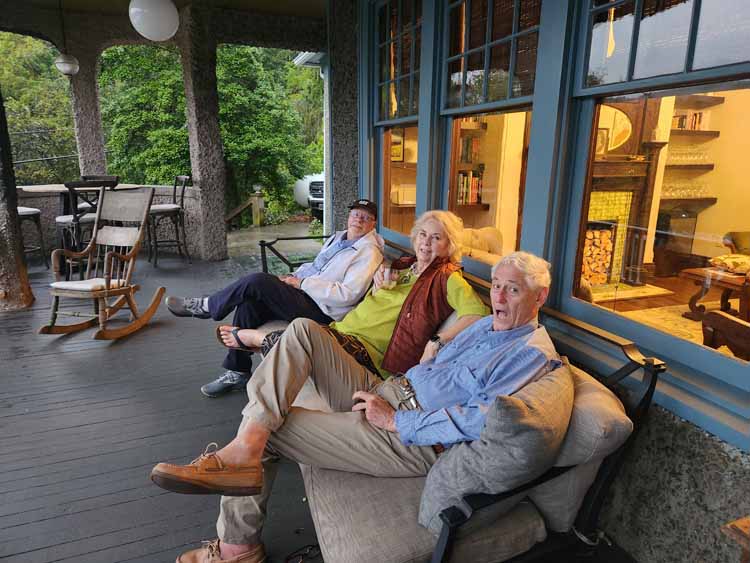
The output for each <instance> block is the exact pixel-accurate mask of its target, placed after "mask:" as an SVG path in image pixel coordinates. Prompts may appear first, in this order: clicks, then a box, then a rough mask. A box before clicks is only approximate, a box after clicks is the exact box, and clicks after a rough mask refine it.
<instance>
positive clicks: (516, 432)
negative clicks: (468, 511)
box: [419, 365, 573, 533]
mask: <svg viewBox="0 0 750 563" xmlns="http://www.w3.org/2000/svg"><path fill="white" fill-rule="evenodd" d="M572 408H573V381H572V378H571V374H570V370H569V368H568V366H565V365H563V366H561V367H560V368H558V369H556V370H554V371H552V372H550V373H548V374H547V375H545V376H544V377H541V378H540V379H538V380H537V381H534V382H533V383H530V384H529V385H526V386H525V387H523V388H522V389H521V390H519V391H518V392H516V393H515V394H514V395H512V396H506V395H500V396H498V397H497V398H496V399H495V402H494V404H493V405H492V407H491V408H490V410H489V412H488V414H487V420H486V421H485V424H484V428H483V430H482V434H481V437H480V439H478V440H474V441H473V442H461V443H459V444H454V445H453V446H451V448H450V449H449V450H448V451H447V452H445V453H444V454H443V455H441V456H440V457H439V458H438V460H437V462H436V463H435V465H434V466H433V467H432V469H431V470H430V473H429V474H428V476H427V485H426V486H425V491H424V494H423V495H422V500H421V505H420V509H419V523H420V524H422V525H423V526H425V527H427V528H430V529H431V530H432V531H433V532H434V533H439V531H440V528H441V527H442V522H441V520H440V517H439V515H440V512H441V511H442V510H444V509H445V508H447V507H449V506H454V505H461V502H462V500H461V499H462V497H463V496H465V495H467V494H473V493H490V494H496V493H501V492H504V491H509V490H511V489H513V488H515V487H517V486H519V485H522V484H524V483H526V482H528V481H530V480H531V479H534V478H536V477H538V476H539V475H541V474H542V473H544V472H545V471H546V470H547V469H549V468H550V467H552V465H553V463H554V462H555V460H556V459H557V457H558V452H559V450H560V447H561V445H562V443H563V440H564V438H565V433H566V430H567V428H568V421H569V419H570V414H571V410H572ZM522 497H523V495H520V496H518V497H517V500H521V498H522ZM507 508H510V507H509V506H508V507H507Z"/></svg>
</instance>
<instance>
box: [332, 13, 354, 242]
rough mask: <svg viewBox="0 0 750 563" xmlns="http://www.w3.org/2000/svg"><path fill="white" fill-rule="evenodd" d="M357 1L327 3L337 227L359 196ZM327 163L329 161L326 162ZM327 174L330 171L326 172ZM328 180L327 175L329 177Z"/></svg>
mask: <svg viewBox="0 0 750 563" xmlns="http://www.w3.org/2000/svg"><path fill="white" fill-rule="evenodd" d="M356 5H357V3H356V2H352V1H351V0H331V1H330V2H329V3H328V57H329V64H330V67H329V75H328V76H329V87H330V91H329V92H330V93H329V98H330V101H331V103H330V111H331V113H330V120H328V121H327V122H326V124H327V125H329V126H330V132H329V133H327V135H329V138H330V140H331V151H330V153H331V154H330V159H331V160H330V162H331V164H332V166H330V167H329V169H330V178H331V195H332V204H333V205H332V208H333V223H334V228H336V229H342V228H345V227H346V217H347V215H348V214H349V210H348V209H347V205H349V203H351V201H352V200H354V199H356V198H357V196H358V195H359V184H358V165H359V136H358V123H357V107H358V106H357V99H358V98H357V94H358V93H357V79H358V76H357V64H358V62H357V52H358V46H357V7H356ZM326 165H328V162H326ZM326 176H328V174H326ZM326 179H328V178H326Z"/></svg>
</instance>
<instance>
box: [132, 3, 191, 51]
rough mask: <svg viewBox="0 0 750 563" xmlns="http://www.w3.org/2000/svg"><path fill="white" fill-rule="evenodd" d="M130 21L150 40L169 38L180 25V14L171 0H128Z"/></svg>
mask: <svg viewBox="0 0 750 563" xmlns="http://www.w3.org/2000/svg"><path fill="white" fill-rule="evenodd" d="M128 15H129V16H130V23H132V24H133V27H134V28H135V30H136V31H137V32H138V33H140V34H141V35H142V36H143V37H145V38H146V39H150V40H151V41H166V40H167V39H171V38H172V37H173V36H174V34H175V33H177V28H178V27H179V25H180V16H179V14H178V13H177V8H176V7H175V5H174V4H173V3H172V0H130V6H129V7H128Z"/></svg>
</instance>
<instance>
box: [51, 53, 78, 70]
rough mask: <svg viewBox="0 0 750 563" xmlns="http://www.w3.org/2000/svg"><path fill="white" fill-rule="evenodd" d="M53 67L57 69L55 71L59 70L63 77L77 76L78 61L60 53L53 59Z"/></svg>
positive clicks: (71, 56)
mask: <svg viewBox="0 0 750 563" xmlns="http://www.w3.org/2000/svg"><path fill="white" fill-rule="evenodd" d="M55 66H56V67H57V70H59V71H60V72H61V73H62V74H64V75H65V76H73V75H75V74H78V68H79V65H78V59H76V58H75V57H74V56H73V55H66V54H65V53H61V54H60V56H58V57H57V58H56V59H55Z"/></svg>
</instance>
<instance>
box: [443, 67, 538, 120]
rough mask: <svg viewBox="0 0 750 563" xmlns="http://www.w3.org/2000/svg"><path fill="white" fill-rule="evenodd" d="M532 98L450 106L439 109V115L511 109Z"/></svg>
mask: <svg viewBox="0 0 750 563" xmlns="http://www.w3.org/2000/svg"><path fill="white" fill-rule="evenodd" d="M537 68H539V66H538V63H537ZM533 99H534V97H533V96H520V97H518V98H511V99H509V100H499V101H497V102H487V103H485V104H477V105H475V106H466V107H462V108H450V109H444V110H443V111H441V112H440V113H441V115H444V116H447V115H468V114H475V113H486V112H491V111H512V110H514V109H517V108H519V107H524V106H528V105H529V104H530V103H531V101H532V100H533Z"/></svg>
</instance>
